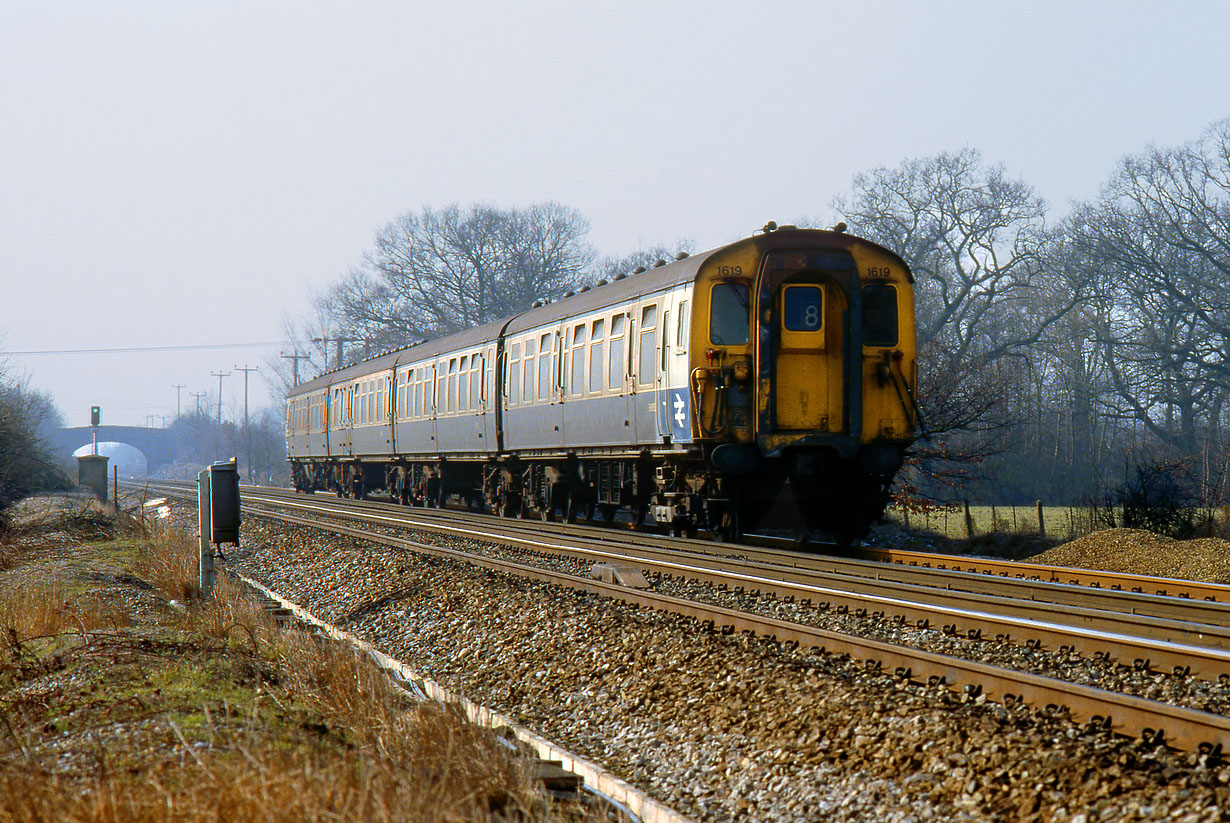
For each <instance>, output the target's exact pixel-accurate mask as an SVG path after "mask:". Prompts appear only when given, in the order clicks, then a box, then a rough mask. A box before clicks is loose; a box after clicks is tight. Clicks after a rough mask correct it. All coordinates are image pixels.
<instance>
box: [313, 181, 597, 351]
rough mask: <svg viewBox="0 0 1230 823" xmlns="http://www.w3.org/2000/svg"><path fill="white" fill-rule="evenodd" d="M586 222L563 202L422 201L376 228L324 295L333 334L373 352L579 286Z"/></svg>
mask: <svg viewBox="0 0 1230 823" xmlns="http://www.w3.org/2000/svg"><path fill="white" fill-rule="evenodd" d="M588 231H589V223H588V221H587V220H586V219H585V218H584V217H583V216H582V215H581V214H580V213H579V212H577V211H576V210H574V209H570V208H568V207H566V206H562V205H559V204H557V203H540V204H536V205H532V206H529V207H528V208H524V209H509V210H503V209H498V208H495V207H493V206H485V205H476V206H471V207H469V208H468V209H462V208H461V207H459V206H449V207H447V208H444V209H439V210H436V209H431V208H424V209H423V210H422V211H420V212H417V213H407V214H404V215H402V216H401V217H399V218H397V219H396V220H394V221H392V222H391V223H389V224H388V225H386V226H385V227H384V228H383V229H381V230H380V231H379V232H378V233H377V235H376V241H375V245H374V247H373V248H372V250H371V251H370V252H369V253H368V254H367V256H366V259H365V260H364V263H363V265H362V266H359V267H357V268H355V269H353V270H352V271H351V272H350V273H349V274H348V275H346V277H344V278H343V279H342V280H341V281H340V282H339V283H338V284H337V285H336V286H334V287H333V288H332V289H331V290H330V291H329V292H328V293H327V294H326V295H325V296H324V297H323V300H322V302H323V305H324V306H326V307H327V310H328V316H329V320H330V322H331V325H332V326H333V327H334V329H335V334H336V335H340V336H344V337H349V338H354V339H356V340H362V341H365V342H366V344H367V346H368V348H369V350H373V349H374V350H380V349H389V348H394V347H397V346H402V345H407V344H409V343H412V342H415V341H418V340H422V339H424V338H428V337H434V336H438V335H442V334H448V333H450V332H453V331H457V330H459V329H465V328H470V327H472V326H476V325H480V324H482V323H486V322H488V321H491V320H495V319H497V318H500V317H504V316H507V315H510V314H514V313H516V312H518V311H522V310H524V309H526V308H528V307H529V306H530V304H532V303H533V302H534V301H535V300H536V299H540V298H554V297H558V296H559V295H560V294H562V293H563V292H564V291H565V290H567V289H569V288H575V287H577V286H578V285H580V282H581V280H582V278H583V276H584V273H585V271H586V270H587V269H588V267H589V266H590V264H591V263H592V261H593V252H592V251H591V249H590V248H589V246H588V245H587V243H586V242H585V237H586V235H587V234H588Z"/></svg>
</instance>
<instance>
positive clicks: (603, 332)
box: [287, 224, 918, 542]
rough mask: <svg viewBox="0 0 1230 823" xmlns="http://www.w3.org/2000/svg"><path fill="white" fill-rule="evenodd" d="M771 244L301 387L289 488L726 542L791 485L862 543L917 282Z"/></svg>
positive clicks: (902, 432) (883, 482)
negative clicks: (372, 494) (378, 492)
mask: <svg viewBox="0 0 1230 823" xmlns="http://www.w3.org/2000/svg"><path fill="white" fill-rule="evenodd" d="M775 228H776V227H773V226H772V224H770V226H768V227H766V230H765V231H764V232H763V233H761V234H758V235H755V236H753V237H750V238H747V239H745V240H741V241H739V242H736V243H732V244H730V245H728V246H723V247H721V248H718V249H714V250H712V251H709V252H705V253H702V254H697V255H694V256H692V257H686V256H682V255H681V259H678V260H676V261H673V262H671V263H665V262H664V261H659V263H660V265H658V266H655V267H654V268H651V269H649V270H648V271H644V270H640V271H637V272H634V273H632V274H630V275H627V276H623V275H617V276H615V277H613V278H611V279H610V280H609V281H608V280H600V281H599V282H598V283H597V284H595V285H594V286H593V287H588V288H585V289H582V290H581V292H580V293H578V294H575V295H568V296H566V297H565V298H563V299H561V300H559V301H556V302H554V303H551V304H548V305H545V306H536V307H535V308H532V309H530V310H528V311H526V312H523V313H521V314H519V315H516V316H514V317H512V318H508V319H506V320H503V321H498V322H495V323H489V324H487V325H485V326H482V327H479V328H476V329H471V330H468V331H465V332H461V333H458V334H455V335H451V336H448V337H445V338H441V339H439V340H434V341H430V342H427V343H423V344H420V345H417V346H413V347H410V348H408V349H404V350H402V351H399V352H393V353H390V354H386V355H382V356H380V357H377V358H373V359H371V360H368V361H365V362H363V363H359V364H356V365H353V366H350V367H347V368H345V369H341V370H339V371H336V372H333V373H330V374H325V375H322V376H321V377H319V378H317V379H316V380H313V381H311V382H309V383H306V384H303V385H302V386H299V387H296V388H295V389H294V390H293V391H292V393H291V396H290V397H289V399H288V414H287V421H288V427H287V443H288V453H289V456H290V460H291V462H292V463H293V464H294V478H295V485H296V487H297V488H299V489H300V490H303V491H312V490H319V489H331V490H333V491H336V492H338V493H339V494H350V495H360V496H361V495H362V494H365V493H366V492H368V491H371V490H373V489H377V488H383V489H385V490H387V491H388V492H389V493H390V494H391V495H392V496H393V497H394V498H396V499H399V500H401V501H403V502H409V503H419V504H428V505H438V504H440V503H441V502H443V500H444V499H445V498H447V497H448V496H450V495H459V496H461V497H462V498H464V499H466V500H467V501H469V502H470V503H471V504H472V505H475V506H480V505H487V506H490V507H491V508H492V509H494V510H495V511H497V512H498V513H501V514H504V515H513V514H519V515H523V516H524V515H527V514H533V515H535V516H541V517H545V518H550V517H553V516H556V515H557V514H563V515H564V516H566V517H569V518H572V517H576V516H577V515H578V514H584V515H586V516H590V515H592V514H593V512H594V511H595V509H596V510H597V511H598V512H600V513H601V514H602V515H603V516H604V517H606V518H608V519H611V518H614V517H615V516H616V515H617V512H619V511H620V510H625V511H628V512H630V513H631V516H632V518H633V519H634V520H637V521H639V520H640V519H641V518H642V517H645V516H646V515H647V514H652V516H653V517H654V519H656V520H657V521H658V522H660V523H664V524H667V525H669V526H670V527H671V528H672V529H674V530H676V531H682V532H689V531H693V530H696V529H707V530H710V531H712V532H713V533H715V534H716V535H718V536H721V537H728V538H734V539H737V538H738V537H739V536H740V535H741V534H742V533H744V532H745V531H746V530H747V529H749V528H752V527H754V526H755V525H756V524H757V523H758V521H759V520H760V519H761V518H763V516H764V515H765V513H766V511H767V510H768V508H769V507H770V506H771V505H772V503H773V502H774V500H775V499H776V498H777V496H778V495H779V494H780V493H782V492H783V490H784V489H786V488H789V490H790V491H791V493H792V494H793V495H794V496H795V498H796V500H797V502H798V507H799V511H800V513H801V514H802V516H803V517H804V519H805V521H806V523H807V525H808V526H809V527H811V528H815V529H821V530H824V531H827V532H830V533H832V534H833V535H835V536H836V537H837V538H838V539H839V540H841V541H846V542H848V541H849V540H852V539H854V538H856V537H858V536H860V535H861V534H862V533H864V532H865V530H866V528H867V526H868V525H869V524H870V523H871V522H872V521H873V520H874V519H875V518H876V517H878V516H879V515H880V514H881V513H882V511H883V507H884V505H885V503H886V501H887V490H888V486H889V484H890V482H891V480H892V477H893V475H894V474H895V473H896V471H897V469H898V468H899V467H900V464H901V460H902V457H903V454H904V452H905V449H906V448H907V447H908V446H909V444H910V443H911V442H912V440H913V436H914V431H915V428H916V426H917V424H918V410H917V407H916V405H915V402H914V387H915V384H916V380H917V375H916V365H915V364H916V360H915V345H914V320H913V317H914V315H913V292H912V278H911V276H910V273H909V270H908V268H907V267H906V265H905V264H904V262H902V261H901V259H900V258H899V257H897V256H896V255H894V254H893V253H892V252H890V251H888V250H886V249H884V248H882V247H879V246H877V245H875V244H873V243H870V242H868V241H866V240H862V239H860V238H857V237H853V236H851V235H848V234H845V233H844V232H842V231H816V230H800V229H794V228H791V227H786V228H782V229H776V230H774V229H775ZM311 410H315V412H314V413H313V411H311Z"/></svg>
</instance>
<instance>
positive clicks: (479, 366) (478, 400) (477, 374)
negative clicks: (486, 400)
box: [470, 354, 483, 411]
mask: <svg viewBox="0 0 1230 823" xmlns="http://www.w3.org/2000/svg"><path fill="white" fill-rule="evenodd" d="M482 402H483V357H482V355H480V354H476V355H474V356H473V357H471V358H470V408H471V409H472V410H473V411H478V407H479V406H480V405H481V404H482Z"/></svg>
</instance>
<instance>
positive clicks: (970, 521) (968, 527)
mask: <svg viewBox="0 0 1230 823" xmlns="http://www.w3.org/2000/svg"><path fill="white" fill-rule="evenodd" d="M973 536H974V516H973V515H972V514H970V511H969V501H968V500H966V501H965V539H966V540H969V539H971V538H972V537H973Z"/></svg>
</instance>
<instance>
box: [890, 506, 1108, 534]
mask: <svg viewBox="0 0 1230 823" xmlns="http://www.w3.org/2000/svg"><path fill="white" fill-rule="evenodd" d="M884 518H885V520H887V521H888V522H890V523H896V524H898V525H901V526H904V527H906V528H910V529H914V530H918V531H927V532H932V533H934V534H938V535H941V536H943V537H947V538H951V539H955V540H960V539H969V538H973V537H978V536H982V535H989V534H1012V535H1032V536H1038V537H1042V538H1044V539H1049V540H1075V539H1076V538H1078V537H1083V536H1084V535H1086V534H1089V533H1091V532H1095V531H1099V530H1101V529H1107V528H1111V527H1112V521H1113V523H1122V522H1123V521H1122V515H1121V513H1120V512H1117V511H1112V510H1107V509H1094V508H1091V507H1088V506H1046V505H1043V504H1042V503H1036V504H1034V505H1032V506H1012V505H1009V506H994V505H972V504H969V503H964V504H956V505H952V506H943V507H935V508H933V509H930V510H928V511H925V512H921V513H920V512H909V511H907V510H904V509H901V508H897V507H892V508H890V509H889V510H888V511H887V512H885V515H884Z"/></svg>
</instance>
